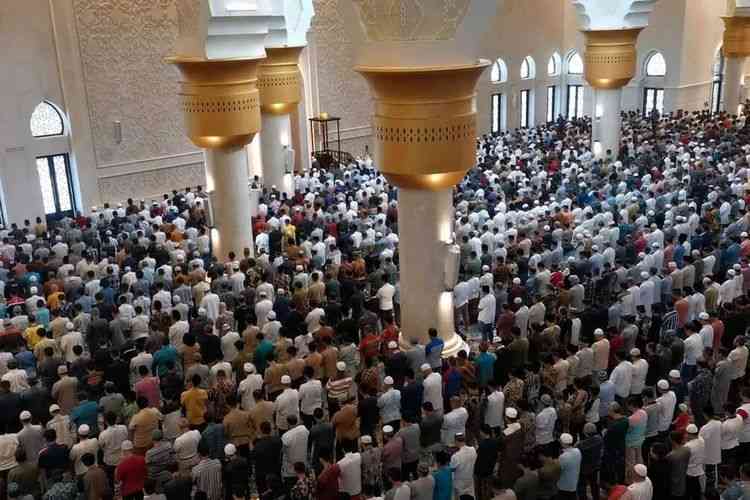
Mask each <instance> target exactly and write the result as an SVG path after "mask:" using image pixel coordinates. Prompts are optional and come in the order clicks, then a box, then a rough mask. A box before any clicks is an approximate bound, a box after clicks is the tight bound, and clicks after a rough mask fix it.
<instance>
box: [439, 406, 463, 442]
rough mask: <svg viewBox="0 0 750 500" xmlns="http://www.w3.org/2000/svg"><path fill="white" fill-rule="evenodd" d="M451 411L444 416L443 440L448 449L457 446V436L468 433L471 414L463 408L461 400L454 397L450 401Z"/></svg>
mask: <svg viewBox="0 0 750 500" xmlns="http://www.w3.org/2000/svg"><path fill="white" fill-rule="evenodd" d="M450 405H451V411H449V412H448V413H446V414H445V416H443V427H442V430H441V440H442V442H443V445H445V446H447V447H452V446H456V436H457V435H459V434H463V433H465V432H466V422H467V420H469V412H468V410H467V409H466V408H464V407H463V406H462V403H461V399H460V398H459V397H458V396H453V397H452V398H451V400H450Z"/></svg>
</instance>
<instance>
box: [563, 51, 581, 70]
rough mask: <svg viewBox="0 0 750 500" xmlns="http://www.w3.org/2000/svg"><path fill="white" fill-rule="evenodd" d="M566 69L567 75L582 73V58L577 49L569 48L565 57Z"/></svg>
mask: <svg viewBox="0 0 750 500" xmlns="http://www.w3.org/2000/svg"><path fill="white" fill-rule="evenodd" d="M565 63H566V71H567V73H568V74H569V75H582V74H583V58H582V57H581V54H579V53H578V51H577V50H571V51H570V52H568V57H567V58H566V59H565Z"/></svg>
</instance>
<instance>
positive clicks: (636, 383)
mask: <svg viewBox="0 0 750 500" xmlns="http://www.w3.org/2000/svg"><path fill="white" fill-rule="evenodd" d="M630 356H631V357H632V362H631V365H632V367H633V370H632V377H631V381H630V394H631V395H638V396H640V394H641V393H642V392H643V388H644V387H645V386H646V375H647V374H648V361H646V360H645V359H643V358H642V357H641V350H640V349H638V348H637V347H635V348H633V349H631V350H630Z"/></svg>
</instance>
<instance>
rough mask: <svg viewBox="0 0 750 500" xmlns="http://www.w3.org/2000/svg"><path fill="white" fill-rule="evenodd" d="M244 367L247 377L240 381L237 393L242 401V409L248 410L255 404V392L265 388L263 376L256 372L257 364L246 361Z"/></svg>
mask: <svg viewBox="0 0 750 500" xmlns="http://www.w3.org/2000/svg"><path fill="white" fill-rule="evenodd" d="M243 369H244V371H245V379H244V380H243V381H242V382H240V385H239V387H238V388H237V394H238V395H239V397H240V400H241V401H242V409H243V410H246V411H247V410H251V409H252V408H253V407H254V406H255V398H254V397H253V393H254V392H255V391H259V390H261V389H262V388H263V376H262V375H260V374H258V373H255V365H254V364H252V363H245V365H244V366H243Z"/></svg>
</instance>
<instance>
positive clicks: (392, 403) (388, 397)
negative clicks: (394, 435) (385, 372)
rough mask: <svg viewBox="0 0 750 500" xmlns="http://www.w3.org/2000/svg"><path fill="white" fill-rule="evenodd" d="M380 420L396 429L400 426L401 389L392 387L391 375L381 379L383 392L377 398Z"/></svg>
mask: <svg viewBox="0 0 750 500" xmlns="http://www.w3.org/2000/svg"><path fill="white" fill-rule="evenodd" d="M378 408H379V409H380V421H381V422H383V424H384V425H387V426H390V427H392V428H393V429H394V430H395V431H398V430H399V429H400V427H401V391H399V390H398V389H395V388H394V387H393V377H390V376H388V377H385V379H383V394H382V395H381V396H380V397H379V398H378Z"/></svg>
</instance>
